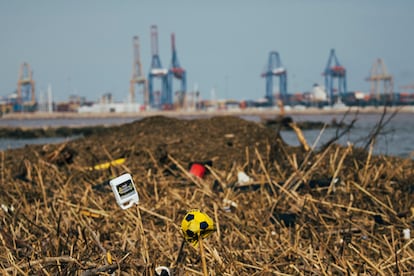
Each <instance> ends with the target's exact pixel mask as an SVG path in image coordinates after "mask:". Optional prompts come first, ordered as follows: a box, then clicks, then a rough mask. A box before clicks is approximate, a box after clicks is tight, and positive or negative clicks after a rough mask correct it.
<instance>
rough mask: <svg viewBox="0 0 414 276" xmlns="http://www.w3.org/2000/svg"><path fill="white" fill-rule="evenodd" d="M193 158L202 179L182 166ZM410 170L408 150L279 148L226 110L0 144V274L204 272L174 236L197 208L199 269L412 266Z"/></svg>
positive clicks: (339, 270)
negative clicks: (128, 201)
mask: <svg viewBox="0 0 414 276" xmlns="http://www.w3.org/2000/svg"><path fill="white" fill-rule="evenodd" d="M308 146H309V145H308ZM120 158H125V159H122V160H125V162H117V163H112V165H109V166H105V165H102V163H105V162H110V161H113V160H120ZM206 160H209V161H211V164H212V165H211V166H208V173H207V174H206V175H205V176H204V177H203V178H202V179H200V178H196V177H194V176H193V175H191V174H189V172H188V164H189V163H190V162H193V161H206ZM97 164H101V166H97V167H94V166H95V165H97ZM240 171H243V172H245V173H246V174H247V175H248V176H250V177H251V179H252V180H251V181H249V182H247V183H238V179H237V174H238V172H240ZM125 172H128V173H130V174H132V176H133V177H134V181H135V185H136V188H137V191H138V194H139V196H140V203H139V204H138V205H136V206H133V207H132V208H129V209H127V210H122V209H120V208H119V207H118V205H117V204H116V202H115V199H114V195H113V193H112V191H111V190H110V187H109V186H108V181H109V180H110V179H111V178H113V177H116V176H118V175H120V174H122V173H125ZM412 179H414V169H413V161H412V160H404V159H398V158H391V157H385V156H373V155H372V154H371V152H370V151H369V150H368V151H366V150H363V149H358V148H355V147H353V146H352V145H349V146H348V147H342V146H338V145H336V144H335V143H334V141H331V142H330V143H329V145H326V146H325V147H322V150H320V151H317V152H316V151H313V150H312V149H311V148H304V147H297V148H292V147H289V146H287V145H286V144H285V142H284V141H283V140H281V138H280V137H279V136H278V135H277V133H276V132H275V131H274V130H272V129H270V128H266V127H263V126H261V125H259V124H256V123H252V122H247V121H244V120H242V119H239V118H235V117H214V118H211V119H198V120H178V119H172V118H167V117H150V118H146V119H143V120H141V121H137V122H134V123H131V124H126V125H123V126H120V127H111V128H108V129H106V130H105V131H102V132H100V134H96V135H91V136H89V137H87V138H80V139H77V140H74V141H70V142H67V143H65V144H60V145H44V146H27V147H25V148H23V149H16V150H9V151H5V152H2V153H1V185H2V189H3V193H1V195H0V203H1V204H2V205H1V207H2V208H1V210H0V217H1V225H0V227H1V228H0V271H2V273H3V275H84V276H85V275H109V274H113V275H155V267H157V266H160V265H163V266H167V267H169V268H170V269H171V271H172V272H173V274H174V275H203V272H202V271H203V270H202V259H201V258H200V255H199V254H198V253H199V252H198V250H195V249H194V248H192V247H191V246H189V245H187V244H185V243H183V237H182V234H181V232H180V231H181V230H180V223H181V220H182V219H183V217H184V215H185V214H186V212H187V211H188V210H189V209H193V208H198V209H201V210H203V211H204V212H205V213H207V214H208V215H209V216H210V217H211V218H212V219H213V220H214V221H215V223H216V228H217V231H216V232H215V233H213V234H212V235H211V236H210V237H208V238H207V239H206V240H205V241H204V242H203V244H204V254H205V258H206V265H207V269H208V272H209V274H210V275H412V274H411V273H412V271H414V245H413V242H414V239H413V238H411V237H410V238H407V237H404V236H403V231H404V229H411V230H412V229H414V206H413V202H414V186H413V184H412Z"/></svg>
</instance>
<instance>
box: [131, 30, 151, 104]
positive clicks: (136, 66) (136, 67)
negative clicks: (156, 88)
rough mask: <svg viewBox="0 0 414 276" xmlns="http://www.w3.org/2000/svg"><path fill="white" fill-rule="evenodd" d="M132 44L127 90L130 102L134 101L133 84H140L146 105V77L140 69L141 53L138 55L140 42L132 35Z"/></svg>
mask: <svg viewBox="0 0 414 276" xmlns="http://www.w3.org/2000/svg"><path fill="white" fill-rule="evenodd" d="M132 45H133V50H134V63H133V67H132V77H131V81H130V87H129V92H130V96H131V102H132V103H133V102H135V85H137V86H142V93H143V96H144V105H145V106H147V105H148V103H149V97H148V89H147V88H148V85H147V79H146V77H145V75H144V74H143V71H142V63H141V55H140V44H139V37H138V36H134V37H133V38H132Z"/></svg>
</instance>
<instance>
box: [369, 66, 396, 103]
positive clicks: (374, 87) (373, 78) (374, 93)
mask: <svg viewBox="0 0 414 276" xmlns="http://www.w3.org/2000/svg"><path fill="white" fill-rule="evenodd" d="M366 80H367V81H369V82H371V90H370V94H371V97H372V98H373V99H374V101H375V105H378V104H379V103H380V102H382V99H381V94H382V95H383V96H382V97H383V100H384V101H387V102H391V103H392V102H393V101H394V99H393V98H394V97H393V94H394V92H393V89H394V80H393V77H392V75H390V74H388V71H387V67H385V63H384V61H383V60H382V59H381V58H378V59H377V60H375V62H374V63H373V64H372V67H371V73H370V76H369V77H368V78H366ZM381 82H382V83H383V91H382V93H381V88H380V86H381V85H380V84H381ZM384 104H385V102H384Z"/></svg>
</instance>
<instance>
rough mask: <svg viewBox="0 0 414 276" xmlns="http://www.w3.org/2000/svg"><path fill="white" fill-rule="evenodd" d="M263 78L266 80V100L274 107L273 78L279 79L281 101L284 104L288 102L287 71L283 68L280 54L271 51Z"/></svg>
mask: <svg viewBox="0 0 414 276" xmlns="http://www.w3.org/2000/svg"><path fill="white" fill-rule="evenodd" d="M262 77H263V78H265V79H266V95H265V97H266V99H267V101H268V103H269V104H270V105H271V106H273V104H274V96H273V78H275V77H276V78H279V100H281V101H282V102H283V103H286V102H287V101H288V94H287V70H286V69H285V68H284V67H283V66H282V62H281V60H280V56H279V53H278V52H276V51H271V52H270V53H269V58H268V62H267V68H266V69H265V71H264V72H263V73H262Z"/></svg>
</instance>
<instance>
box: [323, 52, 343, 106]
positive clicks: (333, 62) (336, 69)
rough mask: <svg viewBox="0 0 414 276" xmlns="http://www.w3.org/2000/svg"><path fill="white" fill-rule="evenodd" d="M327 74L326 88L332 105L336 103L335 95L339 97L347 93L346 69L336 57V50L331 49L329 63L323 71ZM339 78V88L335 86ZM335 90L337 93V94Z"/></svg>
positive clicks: (324, 74)
mask: <svg viewBox="0 0 414 276" xmlns="http://www.w3.org/2000/svg"><path fill="white" fill-rule="evenodd" d="M322 75H323V76H325V89H326V92H327V93H328V97H329V102H330V104H331V105H333V104H334V103H335V96H337V98H338V99H340V98H341V97H343V96H344V93H346V92H347V91H346V69H345V67H344V66H342V65H341V64H340V63H339V61H338V58H337V57H336V54H335V50H334V49H331V52H330V54H329V59H328V63H327V64H326V67H325V71H324V72H323V73H322ZM335 79H337V80H338V82H337V84H338V86H337V88H336V89H335V88H334V81H335ZM335 92H337V93H336V95H335Z"/></svg>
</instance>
